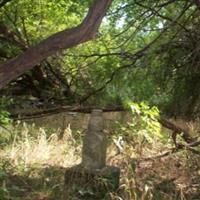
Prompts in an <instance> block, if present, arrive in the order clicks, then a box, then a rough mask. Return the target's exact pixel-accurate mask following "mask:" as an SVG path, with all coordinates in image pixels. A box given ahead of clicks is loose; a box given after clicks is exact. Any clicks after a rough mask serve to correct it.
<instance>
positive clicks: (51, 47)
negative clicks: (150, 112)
mask: <svg viewBox="0 0 200 200" xmlns="http://www.w3.org/2000/svg"><path fill="white" fill-rule="evenodd" d="M111 3H112V6H111V7H110V5H111ZM91 5H92V6H91ZM89 7H90V9H89V11H88V8H89ZM108 8H109V10H108ZM199 8H200V1H198V0H191V1H187V0H176V1H174V0H168V1H167V0H159V1H153V0H148V1H142V0H134V1H133V0H114V1H113V2H112V1H111V0H99V1H98V0H97V1H90V0H88V1H84V2H83V3H80V1H76V0H67V1H55V2H52V1H51V0H47V1H30V0H23V1H22V0H10V1H8V0H7V1H6V0H2V1H0V17H1V21H0V63H1V65H0V88H2V89H1V96H2V97H6V98H13V100H14V102H16V101H17V100H18V99H19V97H24V98H26V99H27V98H36V99H43V100H44V99H45V100H47V101H53V103H55V104H56V103H58V104H60V103H63V104H67V105H72V104H86V105H105V106H110V105H122V104H123V102H124V101H126V100H128V99H131V100H133V101H135V102H139V101H146V102H148V103H149V104H150V105H156V106H158V107H159V108H160V109H161V110H162V111H163V112H165V113H167V114H170V115H174V116H185V117H192V116H194V115H195V116H196V115H198V112H199V109H200V105H199V92H198V88H199V85H200V79H199V67H200V66H199V65H200V56H199V55H200V54H199V51H200V48H199V45H200V44H199V28H198V27H199V22H200V18H199ZM105 15H106V16H105ZM104 16H105V18H104V19H103V17H104ZM83 19H84V20H83ZM102 19H103V21H102ZM101 22H102V24H101ZM100 24H101V27H100V29H99V26H100ZM89 40H91V41H89ZM86 41H88V42H87V43H84V42H86ZM82 43H84V44H82ZM78 44H80V45H78ZM76 45H78V46H76ZM33 67H34V68H33ZM31 68H33V69H31ZM10 81H12V82H10ZM9 82H10V83H9ZM8 83H9V84H8Z"/></svg>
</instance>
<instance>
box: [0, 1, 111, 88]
mask: <svg viewBox="0 0 200 200" xmlns="http://www.w3.org/2000/svg"><path fill="white" fill-rule="evenodd" d="M111 3H112V0H95V2H94V4H93V5H92V6H91V8H90V9H89V11H88V14H87V16H86V17H85V19H84V20H83V22H82V23H81V24H80V25H78V26H77V27H74V28H71V29H66V30H64V31H61V32H58V33H55V34H54V35H52V36H50V37H49V38H47V39H45V40H43V41H41V42H40V43H39V44H37V45H36V46H34V47H32V48H30V49H28V50H27V51H25V52H24V53H22V54H21V55H19V56H17V57H15V58H13V59H11V60H8V61H7V62H6V63H4V64H2V65H0V89H2V88H3V87H4V86H6V85H7V84H8V83H9V82H11V81H12V80H14V79H16V78H17V77H18V76H20V75H22V74H23V73H24V72H25V71H27V70H29V69H31V68H33V67H34V66H36V65H37V64H38V63H40V62H41V61H42V60H44V59H45V58H47V57H49V56H51V55H53V54H55V53H56V52H58V51H61V50H63V49H68V48H71V47H74V46H76V45H78V44H81V43H84V42H87V41H88V40H91V39H93V38H95V36H96V33H97V31H98V29H99V26H100V25H101V22H102V19H103V17H104V16H105V14H106V11H107V10H108V8H109V7H110V5H111Z"/></svg>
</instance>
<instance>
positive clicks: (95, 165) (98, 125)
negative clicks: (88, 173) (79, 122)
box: [82, 110, 106, 170]
mask: <svg viewBox="0 0 200 200" xmlns="http://www.w3.org/2000/svg"><path fill="white" fill-rule="evenodd" d="M102 115H103V112H102V110H93V111H92V114H91V117H90V120H89V124H88V130H87V132H86V134H85V136H84V140H83V151H82V166H83V168H85V169H87V170H93V169H102V168H103V167H105V165H106V135H105V132H104V122H103V116H102Z"/></svg>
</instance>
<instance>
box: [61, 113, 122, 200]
mask: <svg viewBox="0 0 200 200" xmlns="http://www.w3.org/2000/svg"><path fill="white" fill-rule="evenodd" d="M119 176H120V170H119V168H117V167H114V166H106V135H105V132H104V120H103V112H102V110H97V109H96V110H93V111H92V114H91V117H90V120H89V124H88V129H87V132H86V135H85V136H84V139H83V149H82V162H81V164H79V165H77V166H74V167H72V168H70V169H67V170H66V173H65V189H64V197H63V199H64V200H70V199H76V198H78V199H87V200H89V199H93V200H94V199H102V198H103V197H104V195H105V194H106V193H107V192H108V191H110V190H116V189H117V188H118V186H119Z"/></svg>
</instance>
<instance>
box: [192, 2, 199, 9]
mask: <svg viewBox="0 0 200 200" xmlns="http://www.w3.org/2000/svg"><path fill="white" fill-rule="evenodd" d="M193 2H194V4H196V6H197V7H198V9H199V10H200V0H193Z"/></svg>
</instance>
